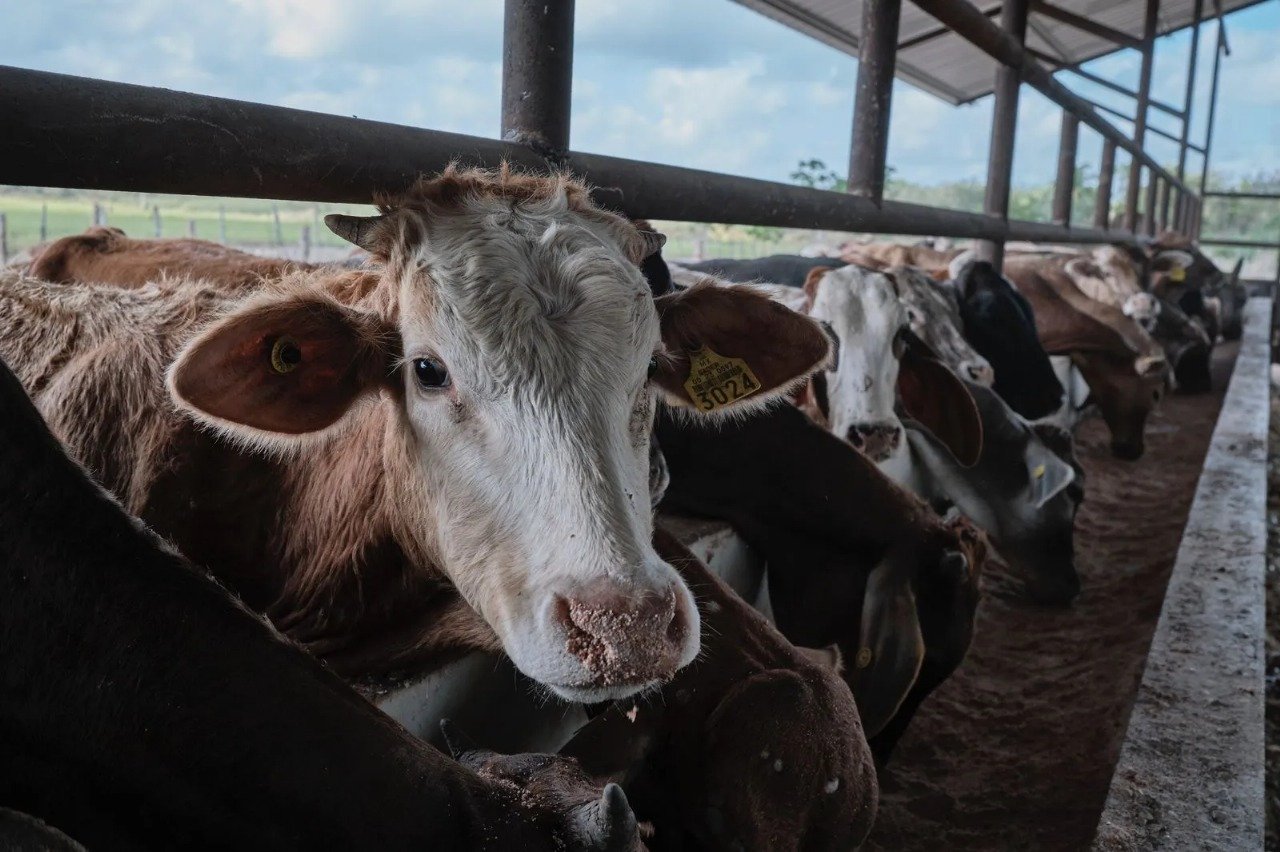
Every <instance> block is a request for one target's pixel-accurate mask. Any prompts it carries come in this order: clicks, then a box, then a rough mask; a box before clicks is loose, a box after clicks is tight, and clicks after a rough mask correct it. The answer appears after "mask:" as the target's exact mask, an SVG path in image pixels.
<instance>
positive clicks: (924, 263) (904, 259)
mask: <svg viewBox="0 0 1280 852" xmlns="http://www.w3.org/2000/svg"><path fill="white" fill-rule="evenodd" d="M958 254H960V250H959V249H946V250H939V249H935V248H933V247H932V246H926V245H913V246H907V245H900V244H898V243H867V244H865V245H860V246H856V247H852V248H850V249H848V250H846V251H845V252H844V253H843V254H841V256H840V257H841V259H842V260H845V261H848V262H849V263H853V264H857V265H859V266H865V267H867V268H870V269H877V270H884V269H888V268H890V267H894V266H914V267H916V268H918V269H924V270H927V271H928V272H929V273H930V274H933V275H934V276H935V277H939V280H941V275H942V270H945V269H946V268H947V266H948V264H950V263H951V261H952V259H953V258H955V257H956V256H957V255H958Z"/></svg>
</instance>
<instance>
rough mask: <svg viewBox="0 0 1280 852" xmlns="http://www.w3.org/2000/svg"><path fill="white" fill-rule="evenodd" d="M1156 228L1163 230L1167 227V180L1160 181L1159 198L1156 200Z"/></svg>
mask: <svg viewBox="0 0 1280 852" xmlns="http://www.w3.org/2000/svg"><path fill="white" fill-rule="evenodd" d="M1156 211H1157V216H1156V228H1158V229H1159V230H1160V231H1164V230H1166V229H1168V227H1169V182H1168V181H1167V180H1163V179H1162V180H1161V181H1160V200H1159V201H1158V202H1156Z"/></svg>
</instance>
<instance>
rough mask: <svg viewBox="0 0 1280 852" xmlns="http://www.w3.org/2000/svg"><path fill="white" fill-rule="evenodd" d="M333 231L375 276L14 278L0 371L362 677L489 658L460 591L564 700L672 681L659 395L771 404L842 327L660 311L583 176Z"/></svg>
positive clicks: (263, 602) (471, 182)
mask: <svg viewBox="0 0 1280 852" xmlns="http://www.w3.org/2000/svg"><path fill="white" fill-rule="evenodd" d="M327 221H328V222H329V223H330V225H331V227H332V228H333V229H334V230H335V231H336V232H337V233H339V234H340V235H342V236H346V237H348V238H349V239H351V240H352V241H353V242H354V243H355V244H357V245H358V246H359V247H361V248H363V249H365V250H366V251H368V252H370V254H371V255H373V256H374V258H375V259H376V260H377V262H378V263H379V264H380V266H379V268H378V269H377V270H369V271H348V272H341V273H327V272H326V273H325V274H324V275H322V276H316V275H315V274H314V273H305V272H304V273H296V274H292V275H289V276H285V277H284V278H283V279H280V280H278V281H275V282H273V283H272V284H271V285H270V286H262V287H259V288H257V289H255V290H253V291H252V292H250V293H249V294H248V295H243V294H241V295H236V294H234V293H228V292H226V288H221V289H220V288H219V287H218V286H216V285H215V284H201V283H199V282H191V281H178V282H173V281H170V282H166V283H163V284H160V285H154V286H150V285H149V286H146V287H142V288H138V289H132V290H125V289H120V288H114V287H76V286H68V285H51V284H42V283H39V282H34V281H31V280H19V279H16V278H13V277H9V278H6V279H5V280H4V281H3V282H0V327H3V328H5V330H6V331H5V334H4V335H2V336H0V349H2V350H3V352H0V354H3V355H4V356H5V357H8V358H10V359H11V361H12V363H13V364H14V366H15V370H16V372H17V373H18V375H19V376H20V378H21V379H22V380H23V382H24V384H25V385H26V386H27V387H28V388H29V389H30V390H31V393H32V395H33V397H34V398H35V399H36V402H37V404H38V405H39V406H40V408H41V410H42V411H43V412H44V413H45V414H46V416H47V417H48V418H49V420H50V423H51V426H52V427H53V428H54V431H55V433H56V434H58V435H59V437H60V438H61V439H62V440H63V441H64V442H65V443H66V444H67V445H68V447H69V449H70V450H71V452H72V453H73V455H75V456H76V457H77V458H78V459H80V460H81V461H82V462H83V463H84V464H85V465H86V466H87V467H88V468H89V469H90V470H91V471H92V472H93V473H94V474H95V475H97V476H98V477H99V478H100V479H101V480H102V481H103V482H104V484H105V485H106V486H107V487H108V488H110V489H111V490H112V491H113V492H114V493H116V494H118V495H119V496H120V497H121V499H122V500H123V501H124V502H125V504H126V506H127V507H128V508H130V509H131V510H132V511H135V512H136V513H137V514H139V515H140V516H141V517H143V519H144V520H146V521H147V522H148V523H150V524H151V525H152V526H154V527H155V528H156V529H157V530H158V531H159V532H161V534H163V535H165V536H166V537H168V538H171V539H172V540H174V541H175V542H176V543H177V544H178V546H179V547H180V548H181V549H182V551H183V552H184V553H186V554H187V555H188V556H190V557H191V558H193V559H194V560H197V561H198V562H199V563H200V564H203V565H206V566H208V567H209V568H210V570H211V571H213V572H214V574H215V575H216V576H218V577H219V578H220V579H221V580H223V581H224V582H226V583H227V585H228V586H230V587H231V588H232V589H234V590H235V591H237V592H238V593H239V594H241V595H242V596H243V597H244V599H245V600H246V602H247V603H248V604H249V605H250V606H251V607H252V608H254V609H255V610H258V611H265V612H267V613H268V614H269V615H270V616H271V617H272V619H273V620H274V621H276V623H277V624H278V625H279V626H280V627H281V629H282V630H284V631H285V632H286V634H288V635H289V636H290V637H291V638H294V639H295V640H297V641H299V642H302V643H303V644H304V645H305V646H306V647H307V648H308V649H310V650H312V651H313V652H314V653H317V654H318V655H320V656H321V657H323V658H324V659H325V660H327V661H328V662H329V663H330V664H331V665H333V666H334V667H335V669H337V670H338V671H339V672H340V673H342V674H346V675H354V674H362V673H363V674H369V673H376V671H379V670H387V669H398V668H403V667H406V666H413V665H420V664H427V663H429V662H440V661H441V660H442V658H444V657H447V656H448V655H456V654H458V653H461V652H463V651H466V650H468V649H469V648H479V649H482V650H493V645H492V644H491V637H490V634H488V633H486V632H484V631H481V630H478V629H477V624H476V622H475V620H466V619H463V620H461V621H459V622H458V623H457V624H455V625H454V626H453V629H452V632H450V631H444V630H442V629H441V625H440V622H439V618H440V617H441V616H440V612H439V610H438V608H437V607H436V605H435V603H434V602H435V601H437V600H441V601H443V600H447V595H448V594H449V591H448V590H449V588H450V587H451V586H452V587H454V588H456V589H457V591H458V592H459V593H460V594H461V595H462V597H463V598H464V599H465V600H466V601H467V602H468V603H469V604H471V605H472V606H473V607H474V608H475V610H476V611H477V612H478V613H479V614H480V615H481V616H483V622H484V623H487V624H488V625H490V626H492V628H493V631H494V633H496V635H497V637H498V638H499V640H500V642H501V647H502V649H503V650H505V651H506V653H507V654H508V655H509V656H510V657H511V659H512V661H513V662H514V663H515V665H516V666H517V667H518V668H519V669H520V670H521V671H523V672H524V673H526V674H527V675H529V676H530V677H532V678H533V679H534V680H536V681H538V682H540V683H542V684H544V685H546V686H547V687H548V688H549V689H550V690H551V691H552V692H554V693H555V694H557V695H559V696H560V697H562V698H565V699H567V700H577V701H584V702H585V701H599V700H606V699H612V698H619V697H624V696H626V695H630V694H633V693H635V692H637V691H641V690H643V689H646V688H648V687H650V686H652V685H654V684H656V683H659V682H662V681H665V680H667V679H669V678H670V677H671V675H672V674H673V673H674V672H675V671H676V670H678V669H679V668H680V667H682V666H683V665H685V664H687V663H688V662H689V661H690V660H691V659H693V657H694V656H696V654H697V649H698V635H699V630H698V615H697V611H696V609H695V608H694V606H693V601H692V597H691V595H690V592H689V590H688V588H687V587H686V586H685V585H684V584H683V583H682V582H680V580H679V577H678V575H677V574H676V572H675V571H674V569H672V567H671V566H670V565H669V564H667V563H666V562H664V561H663V560H661V559H660V558H659V557H658V556H657V555H656V553H655V552H654V551H653V548H652V545H651V543H650V530H651V525H652V513H651V510H650V507H649V505H648V500H647V499H646V495H647V488H648V474H649V431H650V429H649V423H650V420H651V417H652V411H653V405H654V402H655V398H656V397H657V396H659V395H661V396H662V397H663V398H664V399H665V400H666V402H667V404H669V405H674V406H677V407H681V408H685V409H687V410H688V411H689V412H690V413H691V415H694V416H696V415H698V413H699V412H702V413H705V414H706V415H708V416H712V417H724V416H729V415H732V414H734V413H736V412H741V411H744V410H752V409H756V408H759V407H761V406H762V405H764V404H767V402H768V401H769V400H770V399H772V398H776V397H778V396H780V395H782V394H785V393H786V392H787V391H788V390H789V389H790V387H791V385H792V384H794V383H795V382H796V381H797V380H799V379H801V378H803V377H804V376H805V375H806V374H807V372H808V371H810V370H811V369H813V368H815V367H817V366H818V365H820V364H822V363H823V362H824V361H825V360H826V358H827V357H828V350H829V343H828V340H827V337H826V335H825V334H824V333H823V331H822V329H821V328H820V327H819V326H817V325H816V324H815V323H814V322H813V321H811V320H809V319H807V318H805V317H802V316H799V315H797V314H794V313H793V312H790V311H788V310H786V309H785V308H783V307H782V306H779V305H776V304H774V303H772V302H771V301H769V300H768V299H767V298H765V297H763V296H761V295H759V294H756V293H752V292H750V291H748V290H742V289H724V288H713V287H703V288H695V289H693V290H689V291H685V292H682V293H676V294H671V295H669V296H666V297H663V301H661V302H660V303H656V304H655V301H654V299H653V297H652V295H651V294H650V291H649V288H648V286H647V284H646V282H645V280H644V278H643V277H642V275H641V273H640V270H639V264H640V263H641V262H642V261H643V260H644V258H645V257H646V256H647V255H648V254H649V253H651V247H652V246H653V245H654V243H653V241H652V240H651V239H649V238H646V237H645V236H643V235H642V234H641V233H640V232H639V231H637V230H636V229H635V228H634V227H633V226H632V225H631V224H630V223H628V222H627V221H626V220H625V219H622V218H620V217H618V216H615V215H613V214H611V213H607V212H605V211H603V210H601V209H599V208H597V207H595V206H594V205H593V204H592V202H591V201H590V198H589V196H588V193H587V190H586V189H585V187H583V186H582V185H581V184H580V183H577V182H576V181H574V180H572V179H571V178H569V177H567V176H553V177H535V176H532V175H524V174H520V173H518V172H515V171H512V170H509V169H506V168H503V169H501V170H495V171H483V170H462V169H450V170H449V171H446V172H445V173H443V174H442V175H439V176H437V177H434V178H429V179H425V180H423V181H422V182H421V183H420V184H419V185H418V186H417V187H416V188H415V189H414V190H413V191H411V192H410V193H408V194H407V195H406V196H405V197H404V198H402V199H400V200H398V201H395V202H389V203H386V204H384V205H383V209H382V213H381V214H380V215H379V216H375V217H368V218H364V219H360V218H355V217H342V216H338V217H329V218H328V219H327ZM477 246H484V251H477V248H476V247H477ZM606 342H607V345H606ZM731 384H732V386H731ZM246 530H248V531H249V532H245V531H246ZM442 636H443V637H445V638H446V639H447V641H444V640H443V639H442V638H441V637H442Z"/></svg>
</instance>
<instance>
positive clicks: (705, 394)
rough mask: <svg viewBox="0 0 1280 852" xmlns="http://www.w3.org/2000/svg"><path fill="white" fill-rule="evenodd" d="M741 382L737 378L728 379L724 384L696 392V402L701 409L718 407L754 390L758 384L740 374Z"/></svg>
mask: <svg viewBox="0 0 1280 852" xmlns="http://www.w3.org/2000/svg"><path fill="white" fill-rule="evenodd" d="M741 378H742V383H741V384H739V383H738V380H737V379H728V380H727V381H725V383H724V384H722V385H718V386H717V387H713V388H711V389H709V390H705V391H699V392H698V404H699V407H700V408H701V409H702V410H703V411H710V410H711V409H713V408H719V407H720V406H722V405H728V404H729V403H731V402H734V401H735V400H739V399H742V398H743V397H744V396H746V395H747V394H749V393H751V392H752V391H754V390H756V389H757V388H759V387H760V386H759V385H758V384H756V383H755V382H753V381H751V379H750V377H748V376H742V377H741Z"/></svg>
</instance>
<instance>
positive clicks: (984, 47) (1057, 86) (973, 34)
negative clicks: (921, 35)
mask: <svg viewBox="0 0 1280 852" xmlns="http://www.w3.org/2000/svg"><path fill="white" fill-rule="evenodd" d="M914 2H915V4H916V6H918V7H919V8H920V9H921V10H923V11H924V12H927V13H928V14H930V15H932V16H933V17H935V18H937V19H938V20H939V21H940V22H942V23H943V24H946V25H947V26H948V27H950V28H951V29H953V30H955V31H956V33H957V34H958V35H960V36H961V37H962V38H964V39H965V40H966V41H968V42H969V43H970V44H972V45H973V46H974V47H976V48H978V49H979V50H981V51H982V52H984V53H986V54H988V55H989V56H991V57H993V58H994V59H996V60H997V61H998V62H1000V63H1002V64H1003V65H1006V66H1008V67H1010V68H1014V69H1017V70H1018V73H1019V74H1020V75H1021V76H1022V80H1023V81H1024V82H1025V83H1027V84H1028V85H1030V86H1032V87H1033V88H1035V89H1036V90H1038V91H1039V92H1040V93H1041V94H1043V95H1044V96H1045V97H1047V98H1049V100H1051V101H1053V102H1054V103H1056V104H1058V106H1060V107H1062V108H1063V109H1065V110H1067V111H1069V112H1071V113H1074V114H1075V115H1076V116H1077V117H1078V118H1079V119H1080V120H1081V121H1083V122H1084V123H1085V124H1087V125H1089V126H1090V127H1092V128H1093V129H1094V130H1096V131H1097V132H1098V133H1100V134H1102V136H1103V137H1104V138H1106V139H1110V140H1111V141H1112V142H1115V143H1116V145H1117V146H1119V147H1120V148H1121V149H1122V150H1124V151H1127V152H1128V153H1129V155H1130V156H1131V157H1132V158H1134V159H1135V160H1137V161H1138V162H1139V163H1141V164H1142V165H1144V166H1146V167H1147V168H1149V169H1151V170H1152V171H1153V172H1155V173H1156V174H1158V175H1160V177H1162V178H1164V179H1165V180H1167V181H1169V183H1170V185H1171V186H1175V187H1177V188H1179V189H1181V190H1183V191H1186V192H1191V188H1190V187H1188V186H1187V185H1186V184H1185V183H1183V182H1182V181H1180V180H1178V178H1177V176H1176V175H1174V174H1172V173H1171V172H1169V171H1168V170H1166V169H1165V168H1164V167H1163V166H1161V165H1160V164H1159V163H1158V162H1156V160H1155V159H1153V158H1152V157H1151V155H1150V154H1148V153H1147V152H1146V151H1144V150H1142V149H1141V148H1139V147H1138V146H1136V145H1135V144H1134V142H1133V140H1132V139H1130V138H1129V137H1128V136H1126V135H1124V133H1122V132H1121V131H1120V130H1119V128H1117V127H1116V126H1115V125H1113V124H1111V123H1110V122H1109V121H1107V120H1106V119H1105V118H1103V117H1102V116H1101V115H1100V114H1099V113H1098V111H1097V110H1095V109H1094V108H1093V106H1092V105H1091V104H1090V103H1089V102H1088V101H1086V100H1085V99H1084V98H1082V97H1080V96H1079V95H1077V94H1076V93H1074V92H1072V91H1071V90H1070V89H1068V88H1067V87H1066V86H1064V85H1063V84H1062V83H1060V82H1058V80H1056V79H1055V78H1054V76H1053V75H1052V74H1051V73H1050V72H1049V71H1048V70H1046V69H1045V68H1044V67H1042V66H1041V65H1040V64H1039V63H1038V62H1036V61H1035V59H1034V58H1032V56H1031V55H1030V53H1029V52H1028V51H1027V50H1026V49H1025V48H1023V47H1022V46H1021V45H1019V44H1018V43H1017V42H1016V41H1015V40H1014V39H1012V38H1010V37H1009V35H1008V33H1005V32H1004V31H1003V30H1001V29H1000V27H998V26H996V25H995V24H993V23H992V22H991V21H990V20H988V18H987V17H986V16H985V15H984V14H983V13H982V12H980V11H979V10H978V9H977V7H975V6H974V5H973V4H971V3H969V2H968V0H914Z"/></svg>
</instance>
